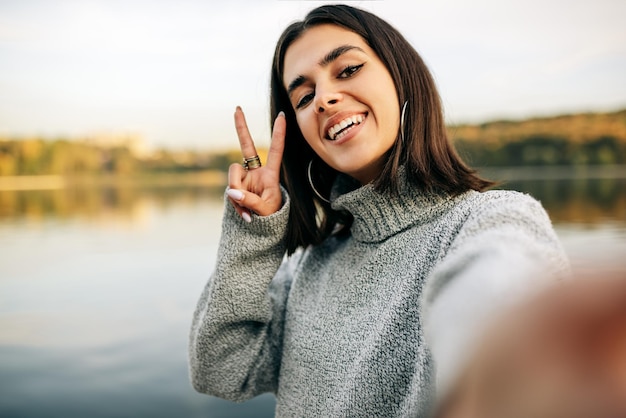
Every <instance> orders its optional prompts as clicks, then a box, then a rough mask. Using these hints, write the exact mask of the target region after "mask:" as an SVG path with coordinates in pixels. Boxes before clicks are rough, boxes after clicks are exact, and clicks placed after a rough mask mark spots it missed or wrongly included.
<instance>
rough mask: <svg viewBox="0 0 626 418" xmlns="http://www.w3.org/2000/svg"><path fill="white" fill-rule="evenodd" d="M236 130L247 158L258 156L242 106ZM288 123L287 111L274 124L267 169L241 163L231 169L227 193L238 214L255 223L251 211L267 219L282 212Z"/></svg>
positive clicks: (239, 110) (237, 112) (239, 109)
mask: <svg viewBox="0 0 626 418" xmlns="http://www.w3.org/2000/svg"><path fill="white" fill-rule="evenodd" d="M235 128H236V129H237V136H238V137H239V145H240V146H241V152H242V154H243V157H244V158H252V157H255V156H256V155H257V151H256V148H255V147H254V141H253V140H252V137H251V136H250V131H249V130H248V125H247V124H246V118H245V116H244V114H243V111H242V110H241V108H240V107H239V106H237V109H236V110H235ZM285 130H286V122H285V115H284V113H283V112H280V113H279V114H278V117H277V118H276V120H275V121H274V129H273V131H272V143H271V145H270V149H269V153H268V156H267V163H266V164H265V166H263V167H257V168H254V167H252V166H251V167H250V169H248V170H246V169H245V168H244V167H243V166H242V165H241V164H232V165H231V166H230V168H229V169H228V191H227V192H226V193H227V195H228V198H229V200H230V202H231V203H232V205H233V206H234V208H235V210H236V211H237V213H238V214H239V215H240V216H241V217H242V218H243V219H244V220H245V221H246V222H251V220H252V217H251V216H250V214H251V212H254V213H256V214H257V215H261V216H267V215H271V214H272V213H274V212H276V211H278V209H280V207H281V206H282V195H281V192H280V163H281V160H282V157H283V149H284V147H285Z"/></svg>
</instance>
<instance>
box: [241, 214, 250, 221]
mask: <svg viewBox="0 0 626 418" xmlns="http://www.w3.org/2000/svg"><path fill="white" fill-rule="evenodd" d="M241 217H242V218H243V220H244V221H246V222H248V223H250V222H252V217H251V216H250V214H249V213H248V212H242V213H241Z"/></svg>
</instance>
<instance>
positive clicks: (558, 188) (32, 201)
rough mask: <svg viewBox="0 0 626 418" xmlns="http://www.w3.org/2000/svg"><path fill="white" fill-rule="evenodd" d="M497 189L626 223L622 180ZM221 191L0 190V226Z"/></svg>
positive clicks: (131, 212) (572, 215) (95, 217)
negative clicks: (19, 220) (15, 221)
mask: <svg viewBox="0 0 626 418" xmlns="http://www.w3.org/2000/svg"><path fill="white" fill-rule="evenodd" d="M500 187H501V188H506V189H513V190H519V191H523V192H526V193H530V194H531V195H533V196H535V197H536V198H537V199H539V200H540V201H541V202H542V203H543V205H544V207H545V208H546V209H547V210H548V212H549V213H550V216H551V218H552V219H553V221H554V222H555V223H585V224H595V223H599V222H605V221H606V220H610V219H618V220H625V219H626V178H599V179H598V178H596V179H585V178H580V179H529V180H513V181H504V182H503V184H502V185H501V186H500ZM223 192H224V186H214V187H202V186H181V187H152V188H149V187H91V188H88V187H72V188H65V189H57V190H23V191H13V190H5V191H1V190H0V221H4V222H6V221H10V220H17V219H27V220H32V221H36V220H40V219H43V218H57V219H71V218H81V219H85V220H91V221H96V222H97V221H105V220H107V219H110V218H113V219H116V220H118V221H122V222H123V221H126V222H138V221H141V218H142V216H143V214H144V213H145V210H144V208H145V206H146V203H147V202H150V204H151V205H156V207H157V208H159V209H163V210H166V209H167V208H169V207H172V206H176V205H196V204H198V203H199V202H202V201H207V200H215V199H221V197H222V195H223Z"/></svg>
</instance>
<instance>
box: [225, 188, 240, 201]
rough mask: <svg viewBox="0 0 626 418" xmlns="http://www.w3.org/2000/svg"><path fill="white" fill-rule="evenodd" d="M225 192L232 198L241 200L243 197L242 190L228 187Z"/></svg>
mask: <svg viewBox="0 0 626 418" xmlns="http://www.w3.org/2000/svg"><path fill="white" fill-rule="evenodd" d="M226 194H227V195H228V197H230V198H231V199H233V200H241V199H243V192H242V191H241V190H237V189H228V190H226Z"/></svg>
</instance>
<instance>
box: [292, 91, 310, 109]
mask: <svg viewBox="0 0 626 418" xmlns="http://www.w3.org/2000/svg"><path fill="white" fill-rule="evenodd" d="M311 100H313V93H309V94H307V95H306V96H304V97H303V98H302V99H300V101H299V102H298V103H297V104H296V109H300V108H301V107H304V106H306V105H307V104H308V103H309V102H310V101H311Z"/></svg>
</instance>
